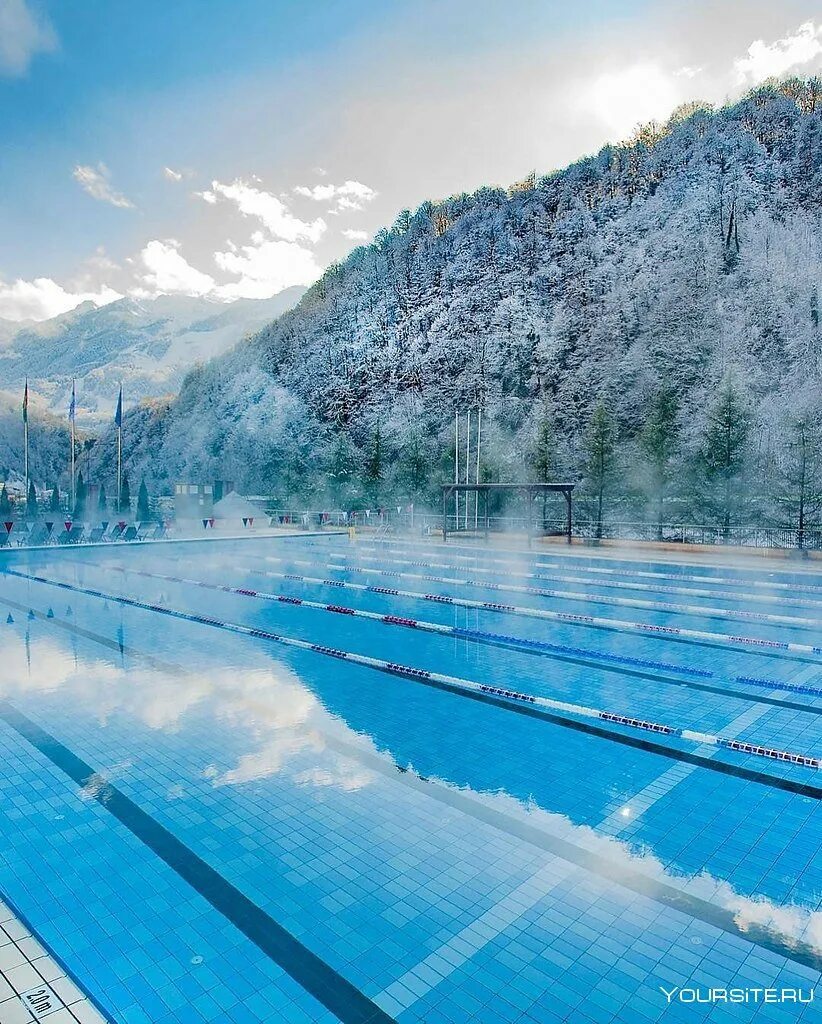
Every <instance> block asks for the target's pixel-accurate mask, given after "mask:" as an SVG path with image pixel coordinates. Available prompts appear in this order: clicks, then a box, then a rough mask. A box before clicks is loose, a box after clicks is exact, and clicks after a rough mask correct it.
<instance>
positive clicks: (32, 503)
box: [26, 480, 37, 519]
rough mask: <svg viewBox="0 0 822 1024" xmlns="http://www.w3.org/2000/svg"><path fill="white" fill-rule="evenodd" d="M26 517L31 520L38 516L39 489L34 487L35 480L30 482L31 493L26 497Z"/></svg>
mask: <svg viewBox="0 0 822 1024" xmlns="http://www.w3.org/2000/svg"><path fill="white" fill-rule="evenodd" d="M26 515H27V516H28V517H29V518H30V519H34V518H35V517H36V516H37V488H36V487H35V486H34V481H33V480H29V493H28V495H27V496H26Z"/></svg>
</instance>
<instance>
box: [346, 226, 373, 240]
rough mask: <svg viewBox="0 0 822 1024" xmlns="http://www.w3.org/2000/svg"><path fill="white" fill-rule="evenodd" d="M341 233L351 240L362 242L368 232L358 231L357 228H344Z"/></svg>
mask: <svg viewBox="0 0 822 1024" xmlns="http://www.w3.org/2000/svg"><path fill="white" fill-rule="evenodd" d="M342 234H343V236H344V237H345V238H350V239H351V241H352V242H364V241H365V240H366V238H368V232H367V231H360V230H359V228H345V229H344V230H343V232H342Z"/></svg>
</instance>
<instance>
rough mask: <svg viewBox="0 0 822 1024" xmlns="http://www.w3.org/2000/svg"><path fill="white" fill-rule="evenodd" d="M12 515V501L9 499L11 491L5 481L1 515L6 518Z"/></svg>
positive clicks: (0, 494) (1, 492)
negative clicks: (9, 491) (7, 488)
mask: <svg viewBox="0 0 822 1024" xmlns="http://www.w3.org/2000/svg"><path fill="white" fill-rule="evenodd" d="M10 515H11V501H10V500H9V493H8V491H7V490H6V485H5V483H4V484H3V490H2V491H0V516H4V517H5V518H6V519H8V517H9V516H10Z"/></svg>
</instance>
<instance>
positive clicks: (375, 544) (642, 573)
mask: <svg viewBox="0 0 822 1024" xmlns="http://www.w3.org/2000/svg"><path fill="white" fill-rule="evenodd" d="M310 543H311V541H309V544H310ZM392 544H399V545H404V546H405V547H410V548H411V549H412V550H416V551H422V552H423V553H425V554H429V555H432V554H439V555H443V554H446V553H448V552H456V551H471V552H472V554H470V555H457V554H454V557H455V558H457V559H462V560H463V561H466V560H470V559H472V558H473V559H476V558H482V559H484V560H485V561H486V562H490V563H492V564H496V565H507V566H510V565H515V564H517V562H521V561H522V559H523V558H526V559H527V560H528V561H529V562H532V563H533V565H534V567H535V568H537V569H567V567H568V565H569V564H570V565H572V566H573V567H574V568H575V569H577V570H579V571H580V572H588V573H596V574H600V575H607V576H638V577H640V578H642V579H660V580H671V581H676V580H685V581H686V582H688V583H722V584H726V585H728V586H733V587H764V588H765V589H775V590H794V591H807V592H808V593H813V594H822V585H817V584H814V583H808V584H804V583H785V582H781V581H768V580H762V579H744V578H739V577H736V578H734V577H730V576H697V575H695V574H690V573H678V572H668V573H666V572H652V571H651V570H648V569H625V568H612V567H610V566H607V567H606V566H601V565H584V564H582V563H581V562H580V561H578V559H581V558H584V557H586V556H584V555H562V556H561V557H562V558H564V559H566V561H565V564H564V565H563V564H562V562H537V561H535V559H537V558H544V557H545V555H544V554H542V555H535V554H534V552H533V551H527V552H526V551H511V556H512V557H511V558H493V557H491V556H490V555H489V554H487V553H486V550H487V549H486V550H483V549H482V548H479V547H466V546H464V545H463V546H459V547H457V546H455V545H451V544H448V545H446V546H445V547H443V546H442V545H440V546H438V547H437V548H435V549H432V548H431V547H430V546H425V545H420V544H417V543H416V542H415V541H408V540H402V539H400V538H392V539H391V540H390V541H368V542H364V543H363V542H358V546H361V547H362V548H363V549H364V550H371V551H389V552H390V550H391V545H392ZM494 550H496V551H497V553H500V549H494ZM395 553H396V554H404V552H403V551H396V552H395ZM555 557H556V556H555ZM572 559H577V560H575V561H572ZM638 564H648V562H647V560H644V561H643V562H641V563H638ZM650 564H652V565H654V564H655V565H666V564H670V563H665V562H656V563H654V562H651V563H650ZM779 572H780V573H782V574H784V570H779Z"/></svg>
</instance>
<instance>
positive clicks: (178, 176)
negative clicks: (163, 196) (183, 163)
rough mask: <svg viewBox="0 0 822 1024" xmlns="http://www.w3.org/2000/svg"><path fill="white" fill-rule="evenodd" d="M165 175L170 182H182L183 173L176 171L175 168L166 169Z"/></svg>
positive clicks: (164, 170) (164, 169)
mask: <svg viewBox="0 0 822 1024" xmlns="http://www.w3.org/2000/svg"><path fill="white" fill-rule="evenodd" d="M163 174H164V175H165V176H166V177H167V178H168V180H169V181H182V180H183V175H182V172H181V171H175V170H174V168H173V167H164V168H163Z"/></svg>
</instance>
